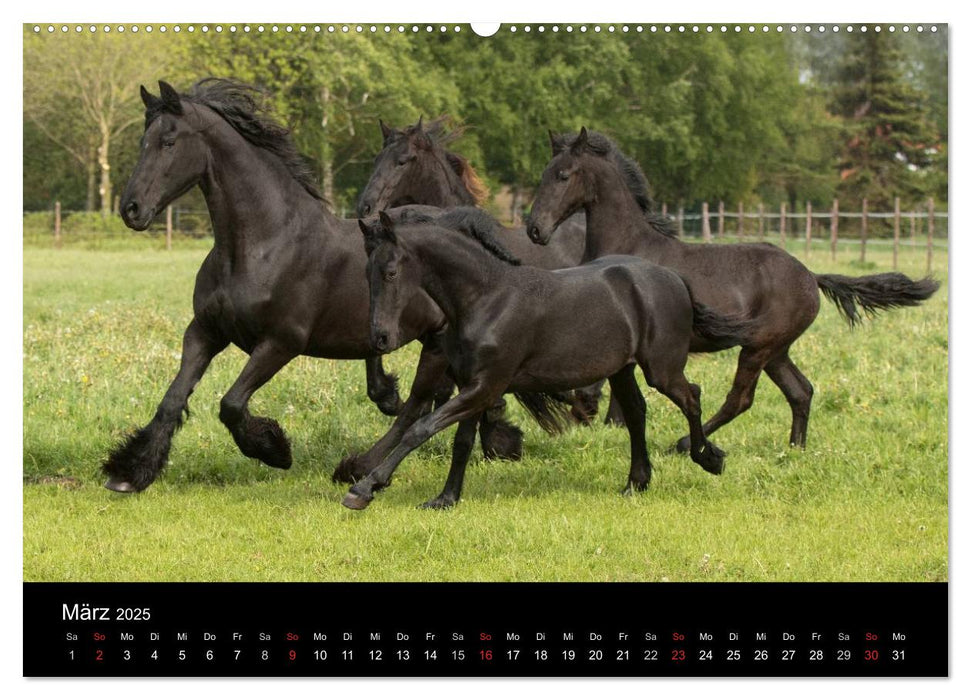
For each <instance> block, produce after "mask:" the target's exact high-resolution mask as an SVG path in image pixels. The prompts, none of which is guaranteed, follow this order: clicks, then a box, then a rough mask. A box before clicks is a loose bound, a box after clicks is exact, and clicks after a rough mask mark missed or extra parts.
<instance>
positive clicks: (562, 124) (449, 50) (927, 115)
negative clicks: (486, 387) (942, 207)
mask: <svg viewBox="0 0 971 700" xmlns="http://www.w3.org/2000/svg"><path fill="white" fill-rule="evenodd" d="M462 29H463V31H461V32H458V33H456V32H454V31H449V32H444V33H443V32H439V31H435V32H432V33H426V32H420V33H417V34H413V33H411V32H406V33H405V34H399V33H398V32H397V31H394V30H392V31H391V32H388V33H385V32H383V31H378V32H376V33H373V34H372V33H370V32H363V33H357V32H354V31H351V32H348V33H344V32H341V31H339V30H338V31H335V32H328V31H326V29H325V30H324V31H322V32H314V31H311V30H309V29H308V31H305V32H300V31H294V32H292V33H291V32H284V31H276V32H274V31H270V30H269V28H267V31H264V32H259V31H255V28H254V30H253V31H249V32H244V31H237V32H228V31H224V32H221V33H214V32H209V33H206V34H204V33H202V32H195V33H189V32H182V33H180V34H174V33H169V34H167V35H165V36H161V35H160V34H158V33H155V34H153V35H152V36H148V35H147V33H145V32H141V33H139V34H138V35H137V36H135V35H132V34H130V33H128V34H125V35H120V34H118V33H112V34H110V35H104V36H102V35H101V34H100V33H99V34H96V35H95V36H93V37H92V36H88V35H87V34H86V33H82V35H81V36H75V34H74V33H73V32H69V33H67V34H64V35H62V33H60V32H55V33H53V34H52V35H48V34H47V33H46V32H45V33H41V35H35V34H34V33H33V32H32V31H31V30H30V29H29V28H25V30H24V31H25V36H24V71H25V72H24V75H25V89H24V108H25V111H24V114H25V131H24V145H25V148H24V205H25V207H26V208H36V207H46V206H50V202H52V201H53V200H55V199H60V200H61V201H62V203H63V204H64V205H65V206H66V207H68V208H72V209H74V208H82V207H93V206H95V205H96V204H97V202H94V201H92V200H94V199H97V197H96V194H97V190H98V186H99V183H98V182H96V178H97V177H100V172H101V170H100V167H96V166H98V163H97V162H96V161H97V158H96V151H97V148H98V147H99V144H101V143H102V141H103V140H104V138H105V135H104V133H102V132H103V131H105V129H104V128H102V126H99V125H97V124H95V121H97V120H95V121H92V115H93V114H96V113H101V114H103V115H106V116H110V120H109V121H111V123H112V124H114V126H113V127H112V128H111V129H108V130H107V131H108V132H109V133H108V136H110V151H111V153H110V157H111V161H110V165H111V167H110V178H109V179H110V181H111V189H112V190H113V191H114V192H118V191H120V189H121V187H122V186H123V185H124V182H125V179H126V177H127V175H128V173H129V172H130V171H131V168H132V166H133V164H134V162H135V160H136V157H137V153H138V138H137V136H138V132H139V127H140V121H141V116H142V107H141V103H140V101H139V100H138V90H137V85H138V84H139V83H144V84H145V85H146V86H147V87H149V88H150V89H151V90H152V91H157V88H156V87H155V84H156V81H157V80H159V79H163V80H166V81H167V82H170V83H172V84H173V85H175V86H176V87H177V88H178V89H180V90H186V89H188V87H189V86H190V85H191V84H192V83H194V82H195V81H197V80H199V79H201V78H204V77H208V76H218V77H231V78H235V79H238V80H241V81H244V82H247V83H251V84H255V85H257V86H259V87H262V88H263V89H264V90H265V91H266V95H267V103H268V106H269V107H270V108H271V109H272V110H273V111H274V112H275V113H276V115H277V116H278V118H279V119H280V120H281V121H282V122H284V123H286V124H288V125H289V126H290V127H291V129H292V134H293V137H294V139H295V140H296V142H297V145H298V147H299V149H300V150H301V152H302V153H304V154H305V155H306V156H307V158H308V159H309V160H310V161H311V162H312V163H313V165H314V167H315V169H316V170H317V172H318V174H319V177H320V180H321V184H322V188H323V190H324V192H325V194H326V196H327V197H328V199H329V200H330V201H331V202H332V204H333V206H334V208H335V209H336V210H337V211H338V212H344V213H348V212H349V211H350V210H352V208H353V204H354V202H355V200H356V198H357V195H358V193H359V192H360V190H361V188H362V187H363V186H364V184H365V183H366V181H367V179H368V176H369V174H370V169H371V165H372V158H373V156H374V155H375V154H376V152H377V151H378V150H379V148H380V135H379V131H378V127H377V121H378V119H379V118H380V119H383V120H384V121H385V122H386V123H389V124H393V125H396V126H402V125H405V124H412V123H414V122H415V121H416V120H417V119H418V117H419V116H420V115H424V116H425V117H426V118H430V117H433V116H437V115H439V114H442V113H446V112H447V113H449V114H451V115H452V116H453V117H454V118H455V120H456V121H457V122H459V123H462V124H464V125H466V127H467V130H466V136H465V137H464V139H463V140H462V141H461V142H459V143H458V144H457V145H456V149H457V150H459V151H460V152H462V153H463V155H465V156H466V157H468V158H469V159H470V161H471V162H472V164H473V166H474V167H476V169H477V170H478V171H479V173H480V175H481V176H482V177H484V178H485V179H486V180H487V181H488V182H490V183H491V184H493V185H507V186H510V187H511V188H513V189H514V190H515V191H517V192H523V193H526V194H527V195H528V190H529V189H530V188H532V187H535V185H536V184H537V182H538V181H539V177H540V173H541V172H542V169H543V167H544V166H545V164H546V163H547V161H548V159H549V145H548V140H547V130H548V129H552V130H554V131H576V130H578V129H579V127H580V126H583V125H585V126H587V127H588V128H592V129H596V130H598V131H603V132H605V133H607V134H609V135H611V136H612V137H613V138H614V139H615V140H617V141H618V143H619V144H620V146H621V148H622V149H623V150H624V151H625V152H627V153H629V154H630V155H632V156H633V157H634V158H635V159H636V160H637V161H638V162H640V163H641V164H642V166H643V168H644V170H645V172H646V174H647V176H648V178H649V179H650V181H651V183H652V186H653V189H654V195H655V198H656V199H657V200H658V201H664V202H668V203H669V204H670V205H672V206H673V205H675V204H677V203H683V204H684V205H685V206H687V207H688V208H692V207H693V206H694V205H695V204H696V203H697V202H700V201H705V200H706V201H709V202H716V201H718V200H722V201H725V202H726V203H732V205H734V203H735V202H738V201H742V202H754V201H757V200H764V201H779V200H780V199H781V200H784V201H787V202H788V203H789V204H790V207H794V206H795V205H796V203H800V204H801V203H802V202H805V201H806V200H810V201H813V203H814V204H815V205H817V206H821V205H828V203H829V202H830V201H831V199H832V197H833V196H834V195H835V194H836V193H837V188H838V187H840V189H841V192H842V193H844V194H846V195H847V196H849V197H851V198H859V197H861V196H862V195H863V191H864V190H868V191H869V190H870V189H872V190H873V191H872V192H870V195H869V196H870V199H871V208H875V207H876V206H877V204H878V203H879V202H882V201H883V200H884V199H886V197H888V196H889V197H891V200H890V201H892V195H893V194H898V195H900V196H902V197H904V199H905V206H906V205H907V204H908V199H909V200H916V199H921V198H924V197H926V196H934V197H935V198H936V199H937V200H938V201H940V202H943V201H946V198H947V131H946V129H947V32H946V27H945V28H943V31H941V32H938V33H936V34H931V33H927V32H925V33H924V34H923V35H920V36H918V35H917V34H916V33H911V34H910V35H905V34H904V33H901V32H898V33H897V34H895V35H891V34H890V33H889V32H883V33H881V34H879V35H877V34H876V33H874V32H870V33H868V34H865V35H864V34H862V33H859V32H857V33H853V34H850V33H847V32H842V33H839V34H836V33H833V32H826V33H816V32H811V33H808V34H807V33H802V32H800V33H797V34H790V33H788V32H786V33H778V32H770V33H756V34H750V33H748V32H740V33H736V32H732V31H729V32H725V33H722V32H719V31H715V32H711V33H708V32H698V33H694V32H692V33H687V32H686V33H683V34H682V33H673V32H672V33H666V32H650V31H643V32H637V31H629V32H626V33H623V32H619V31H618V32H613V33H611V32H605V31H604V32H595V31H593V30H592V28H589V27H588V31H580V28H579V25H574V31H572V32H567V31H565V28H561V30H560V31H559V32H552V31H549V30H547V31H546V32H544V33H540V32H539V31H538V27H535V26H534V27H531V30H532V31H531V32H529V33H526V32H525V31H524V30H525V27H523V26H519V27H518V31H517V32H516V33H512V32H510V31H505V30H504V31H501V32H500V33H499V34H497V35H495V36H493V37H491V38H488V39H485V38H481V37H478V36H476V35H475V34H474V33H472V32H470V31H468V28H467V27H463V28H462ZM867 47H869V48H867ZM864 59H865V60H864ZM95 68H97V70H95ZM865 76H870V77H868V78H866V79H865V80H864V77H865ZM98 81H100V82H98ZM861 81H862V82H861ZM102 83H105V84H109V83H110V84H111V85H114V86H115V87H114V93H112V94H113V95H114V98H113V101H112V102H111V104H110V105H109V104H108V103H107V102H105V101H104V100H102V101H101V102H97V101H92V100H90V99H89V98H88V97H87V96H88V95H89V94H95V93H96V91H94V92H93V90H94V88H95V87H97V86H98V85H100V84H102ZM89 103H90V104H89ZM866 103H869V105H870V107H869V108H868V109H869V111H867V113H866V115H865V118H862V119H861V118H857V117H856V116H854V115H855V114H856V111H857V109H858V108H860V106H861V105H863V104H866ZM99 105H100V112H99V110H98V109H97V108H98V106H99ZM109 107H110V108H109ZM888 114H892V115H896V116H893V118H892V119H891V120H890V121H887V115H888ZM888 124H889V125H890V126H892V129H893V132H892V133H893V135H892V137H890V138H885V137H877V136H876V134H877V131H878V130H879V129H884V127H886V126H887V125H888ZM927 125H930V126H932V127H933V128H932V129H931V130H930V131H927V130H925V129H924V127H925V126H927ZM851 144H855V145H851ZM928 146H930V147H933V149H934V150H933V152H932V151H930V150H929V148H927V147H928ZM897 153H904V154H905V156H906V158H907V163H908V164H912V165H916V166H917V168H918V172H916V173H910V172H909V171H907V168H906V164H903V165H902V164H900V163H899V162H897V160H896V158H897ZM841 169H842V171H843V172H844V173H846V172H851V173H853V176H852V177H851V178H849V180H848V181H847V182H844V183H843V185H842V186H840V179H839V178H840V172H841ZM905 171H906V172H905ZM849 204H851V205H852V202H849ZM881 208H885V209H889V208H890V207H889V206H886V207H881Z"/></svg>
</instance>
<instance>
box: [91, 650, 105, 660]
mask: <svg viewBox="0 0 971 700" xmlns="http://www.w3.org/2000/svg"><path fill="white" fill-rule="evenodd" d="M94 660H95V661H104V660H105V658H104V652H102V651H101V650H100V649H96V650H95V652H94Z"/></svg>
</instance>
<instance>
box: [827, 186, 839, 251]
mask: <svg viewBox="0 0 971 700" xmlns="http://www.w3.org/2000/svg"><path fill="white" fill-rule="evenodd" d="M839 227H840V201H839V200H838V199H834V200H833V211H832V212H830V215H829V251H830V254H831V255H832V256H833V260H834V261H835V260H836V238H837V235H838V233H839Z"/></svg>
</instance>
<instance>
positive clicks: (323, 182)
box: [320, 85, 334, 206]
mask: <svg viewBox="0 0 971 700" xmlns="http://www.w3.org/2000/svg"><path fill="white" fill-rule="evenodd" d="M320 112H321V115H322V116H321V119H320V126H321V136H320V192H321V194H322V195H324V199H326V200H327V202H328V203H329V204H330V205H331V206H334V154H333V153H332V152H331V147H330V142H329V141H328V140H327V126H328V124H329V123H330V88H329V87H327V86H326V85H324V86H323V87H321V88H320Z"/></svg>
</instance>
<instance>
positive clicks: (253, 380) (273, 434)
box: [219, 342, 295, 469]
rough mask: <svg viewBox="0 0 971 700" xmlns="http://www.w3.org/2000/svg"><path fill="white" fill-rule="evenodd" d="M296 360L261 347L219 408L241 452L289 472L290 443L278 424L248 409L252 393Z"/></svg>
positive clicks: (274, 348)
mask: <svg viewBox="0 0 971 700" xmlns="http://www.w3.org/2000/svg"><path fill="white" fill-rule="evenodd" d="M294 357H295V355H294V354H293V353H291V352H288V351H284V350H281V349H280V348H278V347H277V346H276V345H275V344H273V343H269V342H266V343H263V344H261V345H258V346H257V347H256V348H255V349H254V350H253V353H252V354H251V355H250V358H249V361H248V362H247V363H246V366H245V367H244V368H243V371H242V372H241V373H240V375H239V377H238V378H237V379H236V381H235V382H234V383H233V385H232V387H230V389H229V391H228V392H226V395H225V396H223V398H222V401H221V402H220V405H219V420H221V421H222V422H223V425H225V426H226V427H227V428H228V429H229V432H230V433H231V434H232V436H233V439H234V440H235V441H236V445H237V446H238V447H239V449H240V452H242V453H243V454H244V455H246V456H247V457H250V458H253V459H258V460H260V461H261V462H263V463H264V464H266V465H268V466H271V467H276V468H277V469H289V468H290V465H291V463H292V461H293V458H292V455H291V452H290V440H289V438H287V435H286V433H285V432H284V431H283V428H281V427H280V424H279V423H277V422H276V421H275V420H273V419H272V418H265V417H262V416H253V415H251V414H250V412H249V409H248V408H247V406H248V404H249V400H250V397H251V396H252V395H253V393H254V392H256V390H257V389H259V388H260V387H261V386H263V385H264V384H266V382H268V381H269V380H270V379H272V378H273V376H274V375H275V374H276V373H277V372H279V371H280V370H281V369H283V367H284V366H285V365H286V364H287V363H288V362H289V361H290V360H292V359H293V358H294Z"/></svg>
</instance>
